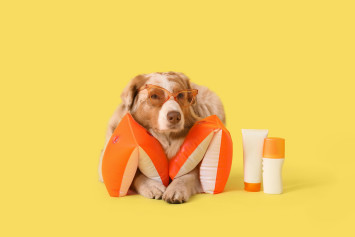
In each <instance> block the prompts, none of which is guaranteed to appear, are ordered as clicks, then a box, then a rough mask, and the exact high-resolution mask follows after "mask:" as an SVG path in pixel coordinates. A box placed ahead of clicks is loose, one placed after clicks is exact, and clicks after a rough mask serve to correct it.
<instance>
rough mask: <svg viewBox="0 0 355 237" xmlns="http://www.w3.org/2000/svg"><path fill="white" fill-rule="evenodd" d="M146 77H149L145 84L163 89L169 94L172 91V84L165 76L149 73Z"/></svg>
mask: <svg viewBox="0 0 355 237" xmlns="http://www.w3.org/2000/svg"><path fill="white" fill-rule="evenodd" d="M147 76H148V77H150V78H149V79H148V81H147V84H151V85H155V86H160V87H163V88H164V89H166V90H168V91H170V92H172V91H173V86H174V82H172V81H169V80H168V77H167V76H166V75H162V74H159V73H151V74H148V75H147Z"/></svg>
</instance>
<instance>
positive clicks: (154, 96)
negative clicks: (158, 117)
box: [150, 94, 159, 100]
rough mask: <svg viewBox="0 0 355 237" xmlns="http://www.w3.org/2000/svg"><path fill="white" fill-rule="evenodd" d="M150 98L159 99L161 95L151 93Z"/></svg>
mask: <svg viewBox="0 0 355 237" xmlns="http://www.w3.org/2000/svg"><path fill="white" fill-rule="evenodd" d="M150 98H151V99H154V100H157V99H159V96H158V95H157V94H152V95H150Z"/></svg>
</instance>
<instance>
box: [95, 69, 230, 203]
mask: <svg viewBox="0 0 355 237" xmlns="http://www.w3.org/2000/svg"><path fill="white" fill-rule="evenodd" d="M121 99H122V103H121V104H120V105H119V106H118V108H117V109H116V110H115V112H114V114H113V116H112V118H111V119H110V121H109V124H108V129H107V133H106V144H107V142H108V141H109V139H110V137H111V135H112V133H113V131H114V130H115V128H116V127H117V125H118V123H119V122H120V121H121V119H122V117H123V116H124V115H125V114H126V113H127V112H130V113H131V114H132V116H133V118H134V119H135V120H136V121H137V122H138V123H139V124H141V125H142V126H143V127H145V128H146V129H147V130H148V131H149V132H150V133H151V134H152V135H153V136H154V137H155V138H156V139H158V141H159V142H160V143H161V145H162V147H163V148H164V151H165V153H166V155H167V157H168V159H171V158H172V157H174V156H175V154H176V153H177V152H178V151H179V148H180V146H181V144H182V143H183V141H184V139H185V137H186V135H187V133H188V132H189V130H190V128H191V127H192V126H193V124H194V123H195V122H196V121H198V120H200V119H202V118H205V117H207V116H210V115H213V114H215V115H217V116H218V117H219V119H220V120H221V121H222V122H223V123H225V113H224V108H223V104H222V102H221V100H220V99H219V98H218V96H217V95H216V94H215V93H213V92H212V91H211V90H209V89H208V88H207V87H204V86H199V85H196V84H194V83H191V82H190V80H189V78H188V77H187V76H185V75H184V74H183V73H177V72H164V73H160V72H158V73H151V74H142V75H138V76H136V77H135V78H133V79H132V80H131V81H130V83H129V84H128V86H127V87H126V88H125V89H124V91H123V92H122V94H121ZM105 147H106V146H105ZM104 150H105V148H104V149H103V152H102V154H101V157H100V164H99V178H100V181H103V180H102V173H101V166H102V157H103V153H104ZM131 188H132V189H134V190H135V191H136V192H137V193H139V194H141V195H143V196H145V197H147V198H154V199H163V200H165V201H166V202H168V203H183V202H186V201H187V200H188V199H189V198H190V197H191V195H193V194H196V193H199V192H202V188H201V183H200V180H199V171H198V168H195V169H194V170H192V171H191V172H190V173H188V174H185V175H183V176H181V177H178V178H175V179H174V180H173V181H172V182H171V183H170V184H169V186H168V187H167V188H166V187H165V186H164V185H163V184H161V183H159V182H157V181H155V180H152V179H149V178H147V177H146V176H144V175H143V174H142V173H140V172H139V171H138V172H137V174H136V176H135V178H134V179H133V183H132V186H131Z"/></svg>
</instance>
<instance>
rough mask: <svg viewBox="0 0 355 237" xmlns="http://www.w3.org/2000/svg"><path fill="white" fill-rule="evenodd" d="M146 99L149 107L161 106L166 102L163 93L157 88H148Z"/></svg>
mask: <svg viewBox="0 0 355 237" xmlns="http://www.w3.org/2000/svg"><path fill="white" fill-rule="evenodd" d="M148 97H149V101H150V103H151V105H161V104H163V103H164V102H165V101H166V93H165V91H164V90H162V89H159V88H150V89H149V90H148Z"/></svg>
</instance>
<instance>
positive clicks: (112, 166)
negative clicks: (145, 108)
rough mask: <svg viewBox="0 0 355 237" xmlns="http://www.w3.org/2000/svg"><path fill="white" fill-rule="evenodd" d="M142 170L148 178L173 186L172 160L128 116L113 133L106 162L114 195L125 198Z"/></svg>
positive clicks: (106, 178) (104, 168) (106, 174)
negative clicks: (138, 172)
mask: <svg viewBox="0 0 355 237" xmlns="http://www.w3.org/2000/svg"><path fill="white" fill-rule="evenodd" d="M137 167H139V169H140V171H141V172H142V173H143V174H144V175H146V176H147V177H149V178H151V179H154V180H157V181H159V182H161V183H163V184H164V185H165V186H167V185H168V184H169V175H168V161H167V158H166V155H165V153H164V150H163V148H162V147H161V145H160V143H159V142H158V140H156V139H155V138H154V137H153V136H151V135H150V134H149V133H148V131H147V130H146V129H145V128H143V127H142V126H141V125H139V124H138V123H137V122H136V121H135V120H134V119H133V117H132V116H131V115H130V114H126V115H125V116H124V117H123V118H122V120H121V122H120V123H119V124H118V126H117V128H116V129H115V131H114V132H113V134H112V136H111V138H110V140H109V142H108V144H107V146H106V149H105V153H104V156H103V160H102V176H103V179H104V183H105V185H106V188H107V191H108V192H109V194H110V196H113V197H118V196H125V195H126V194H127V192H128V189H129V187H130V185H131V183H132V181H133V178H134V176H135V173H136V171H137Z"/></svg>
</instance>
